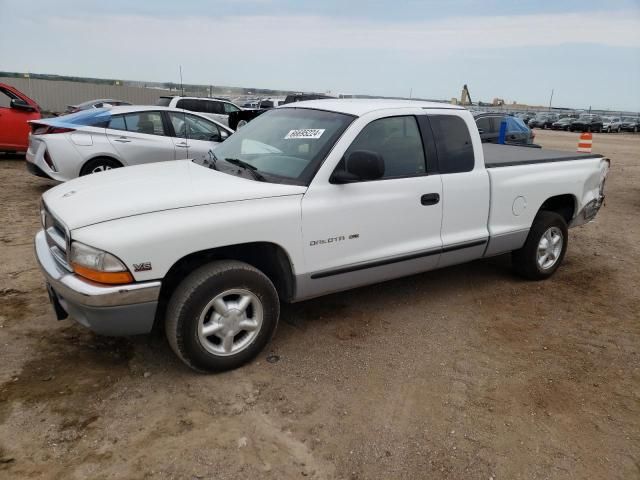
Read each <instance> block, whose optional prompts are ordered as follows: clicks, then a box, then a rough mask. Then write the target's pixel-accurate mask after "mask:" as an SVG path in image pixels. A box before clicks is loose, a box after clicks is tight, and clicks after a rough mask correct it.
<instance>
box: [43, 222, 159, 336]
mask: <svg viewBox="0 0 640 480" xmlns="http://www.w3.org/2000/svg"><path fill="white" fill-rule="evenodd" d="M35 251H36V258H37V259H38V263H39V264H40V269H41V270H42V273H43V274H44V276H45V279H46V281H47V285H48V290H49V295H50V298H51V302H52V304H53V306H54V309H55V310H56V315H57V316H58V318H59V319H62V318H65V315H64V314H63V312H66V313H68V314H69V315H71V316H72V317H73V318H74V319H75V320H76V321H77V322H78V323H80V324H81V325H84V326H85V327H87V328H89V329H91V330H93V331H94V332H96V333H98V334H101V335H110V336H122V335H137V334H143V333H149V332H150V331H151V328H152V327H153V322H154V320H155V315H156V309H157V306H158V298H159V296H160V287H161V282H159V281H152V282H141V283H133V284H130V285H101V284H99V283H95V282H91V281H89V280H85V279H83V278H81V277H79V276H78V275H76V274H74V273H71V272H69V271H67V270H66V269H65V268H64V267H62V266H61V265H60V264H59V263H58V262H57V261H56V259H55V258H54V257H53V255H52V253H51V251H50V249H49V245H48V244H47V240H46V237H45V233H44V231H40V232H38V233H37V235H36V238H35Z"/></svg>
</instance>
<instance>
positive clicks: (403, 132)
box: [300, 115, 442, 297]
mask: <svg viewBox="0 0 640 480" xmlns="http://www.w3.org/2000/svg"><path fill="white" fill-rule="evenodd" d="M362 150H365V151H369V152H375V153H378V154H380V155H381V156H382V158H383V160H384V165H385V169H384V170H385V172H384V174H383V176H382V178H379V179H377V180H370V181H357V182H354V183H346V184H334V183H331V181H329V182H326V183H325V182H324V181H323V182H322V183H313V184H312V185H311V186H310V187H309V190H308V191H307V193H306V194H305V196H304V198H303V200H302V230H303V242H304V243H303V250H304V255H305V263H306V270H307V272H309V273H308V277H307V279H306V280H305V282H304V285H303V286H302V287H301V288H302V289H303V290H304V291H303V292H302V291H301V292H300V294H301V296H302V297H313V296H317V295H321V294H324V293H330V292H333V291H339V290H344V289H347V288H352V287H356V286H360V285H365V284H369V283H375V282H377V281H383V280H388V279H391V278H396V277H401V276H405V275H409V274H412V273H417V272H421V271H426V270H430V269H433V268H435V267H436V266H437V264H438V260H439V258H440V252H441V248H442V240H441V237H440V228H441V222H442V201H441V198H442V181H441V178H440V175H437V174H434V175H428V174H427V166H426V158H425V151H424V148H423V142H422V135H421V130H420V128H419V124H418V121H417V117H416V116H413V115H404V116H394V117H384V118H380V119H377V120H373V121H372V122H370V123H369V124H368V125H366V126H365V127H364V128H363V129H362V131H361V132H360V133H359V134H358V136H357V137H356V138H355V140H354V141H353V142H352V143H351V146H350V147H348V149H347V151H346V152H345V155H344V158H347V157H348V156H349V155H350V153H352V152H354V151H362ZM344 158H343V160H342V161H341V162H340V163H339V164H338V165H337V167H336V170H338V169H344Z"/></svg>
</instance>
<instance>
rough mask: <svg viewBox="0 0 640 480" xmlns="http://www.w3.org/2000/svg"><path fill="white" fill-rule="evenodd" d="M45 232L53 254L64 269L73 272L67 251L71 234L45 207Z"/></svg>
mask: <svg viewBox="0 0 640 480" xmlns="http://www.w3.org/2000/svg"><path fill="white" fill-rule="evenodd" d="M43 222H44V225H43V227H44V231H45V235H46V237H47V244H48V245H49V249H50V250H51V254H52V255H53V257H54V258H55V259H56V261H57V262H58V263H59V264H60V266H62V267H63V268H65V269H67V270H69V271H71V266H70V265H69V262H68V261H67V250H68V248H69V233H68V230H67V228H66V227H65V226H64V224H63V223H62V222H60V221H59V220H58V219H56V218H55V217H54V216H53V215H52V214H51V212H49V210H48V209H47V207H46V206H45V207H44V215H43Z"/></svg>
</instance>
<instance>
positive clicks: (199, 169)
mask: <svg viewBox="0 0 640 480" xmlns="http://www.w3.org/2000/svg"><path fill="white" fill-rule="evenodd" d="M306 190H307V187H303V186H298V185H283V184H278V183H267V182H258V181H255V180H251V179H247V178H241V177H236V176H234V175H229V174H226V173H222V172H218V171H216V170H211V169H209V168H206V167H203V166H200V165H197V164H195V163H193V162H192V161H190V160H177V161H171V162H162V163H152V164H148V165H139V166H135V167H125V168H118V169H115V170H110V171H108V172H101V173H95V174H92V175H87V176H85V177H80V178H76V179H74V180H71V181H68V182H66V183H63V184H62V185H58V186H57V187H54V188H52V189H51V190H49V191H47V192H46V193H45V194H44V195H43V196H42V198H43V200H44V203H45V205H46V206H47V208H48V209H49V210H50V211H51V213H53V215H55V216H56V217H57V218H58V219H59V220H61V221H62V222H63V223H64V224H65V225H66V226H67V227H68V228H69V229H70V230H73V229H75V228H80V227H85V226H87V225H92V224H94V223H100V222H105V221H108V220H115V219H117V218H123V217H130V216H133V215H141V214H145V213H151V212H157V211H161V210H170V209H175V208H185V207H192V206H196V205H208V204H212V203H222V202H235V201H241V200H254V199H259V198H268V197H278V196H285V195H302V194H303V193H304V192H305V191H306Z"/></svg>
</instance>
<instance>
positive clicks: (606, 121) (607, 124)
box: [602, 117, 622, 133]
mask: <svg viewBox="0 0 640 480" xmlns="http://www.w3.org/2000/svg"><path fill="white" fill-rule="evenodd" d="M621 130H622V119H621V118H620V117H602V131H603V132H607V133H611V132H618V133H620V131H621Z"/></svg>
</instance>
